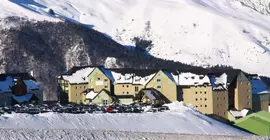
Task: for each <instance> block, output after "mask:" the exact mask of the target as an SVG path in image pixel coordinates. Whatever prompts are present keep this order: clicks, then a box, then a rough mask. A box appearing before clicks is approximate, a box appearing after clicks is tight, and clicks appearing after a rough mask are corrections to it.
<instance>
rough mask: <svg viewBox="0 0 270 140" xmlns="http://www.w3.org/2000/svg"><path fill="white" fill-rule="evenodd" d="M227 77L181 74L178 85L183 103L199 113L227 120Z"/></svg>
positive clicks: (224, 75)
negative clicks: (194, 108) (191, 106)
mask: <svg viewBox="0 0 270 140" xmlns="http://www.w3.org/2000/svg"><path fill="white" fill-rule="evenodd" d="M226 84H227V75H226V74H222V75H219V76H215V75H209V76H207V75H196V74H193V73H181V74H180V75H179V85H180V86H181V88H182V92H183V101H184V102H185V103H186V104H192V105H193V106H195V107H196V108H197V109H198V110H199V111H200V112H202V113H204V114H207V115H210V116H214V117H215V118H217V119H219V118H222V119H226V118H227V110H228V91H227V86H226Z"/></svg>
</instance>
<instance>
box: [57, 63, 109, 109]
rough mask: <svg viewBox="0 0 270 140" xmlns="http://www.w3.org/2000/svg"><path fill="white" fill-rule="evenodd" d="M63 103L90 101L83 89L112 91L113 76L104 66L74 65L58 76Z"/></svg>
mask: <svg viewBox="0 0 270 140" xmlns="http://www.w3.org/2000/svg"><path fill="white" fill-rule="evenodd" d="M58 83H59V87H60V101H61V103H84V104H86V103H88V101H86V95H85V94H83V91H84V90H86V89H88V88H91V89H93V90H94V92H100V91H102V90H107V91H109V92H111V90H112V89H111V87H112V86H111V83H112V82H111V77H110V75H108V71H107V70H106V69H105V68H103V67H94V66H93V67H92V66H83V67H73V68H72V69H70V70H69V71H68V72H66V73H64V74H63V75H61V76H60V77H59V78H58Z"/></svg>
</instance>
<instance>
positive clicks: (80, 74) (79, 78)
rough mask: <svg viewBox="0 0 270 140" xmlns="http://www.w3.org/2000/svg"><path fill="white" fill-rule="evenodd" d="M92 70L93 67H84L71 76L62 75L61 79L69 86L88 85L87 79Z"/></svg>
mask: <svg viewBox="0 0 270 140" xmlns="http://www.w3.org/2000/svg"><path fill="white" fill-rule="evenodd" d="M94 69H95V68H94V67H85V68H81V69H79V70H77V71H75V72H74V73H72V74H71V75H62V77H63V79H64V80H67V81H69V83H71V84H79V83H88V80H87V77H88V75H89V74H90V73H91V72H92V71H93V70H94Z"/></svg>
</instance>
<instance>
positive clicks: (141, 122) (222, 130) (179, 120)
mask: <svg viewBox="0 0 270 140" xmlns="http://www.w3.org/2000/svg"><path fill="white" fill-rule="evenodd" d="M168 106H169V108H170V109H171V110H170V111H166V112H158V113H141V114H130V113H126V114H125V113H123V114H122V113H119V114H58V113H45V114H37V115H30V114H6V115H3V116H0V128H4V129H87V130H115V131H132V132H162V133H187V134H214V135H250V134H248V133H246V132H243V131H241V130H238V129H236V128H233V127H231V126H229V125H226V124H223V123H221V122H218V121H216V120H214V119H212V118H209V117H207V116H205V115H203V114H201V113H200V112H198V111H196V110H194V109H193V108H191V107H188V106H185V105H184V104H183V103H179V102H174V103H172V104H168Z"/></svg>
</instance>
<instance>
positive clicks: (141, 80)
mask: <svg viewBox="0 0 270 140" xmlns="http://www.w3.org/2000/svg"><path fill="white" fill-rule="evenodd" d="M154 76H155V73H153V74H149V75H147V76H143V77H142V76H138V75H136V74H135V76H134V78H133V84H140V85H146V84H147V83H148V82H149V81H150V80H151V79H152V78H153V77H154Z"/></svg>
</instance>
